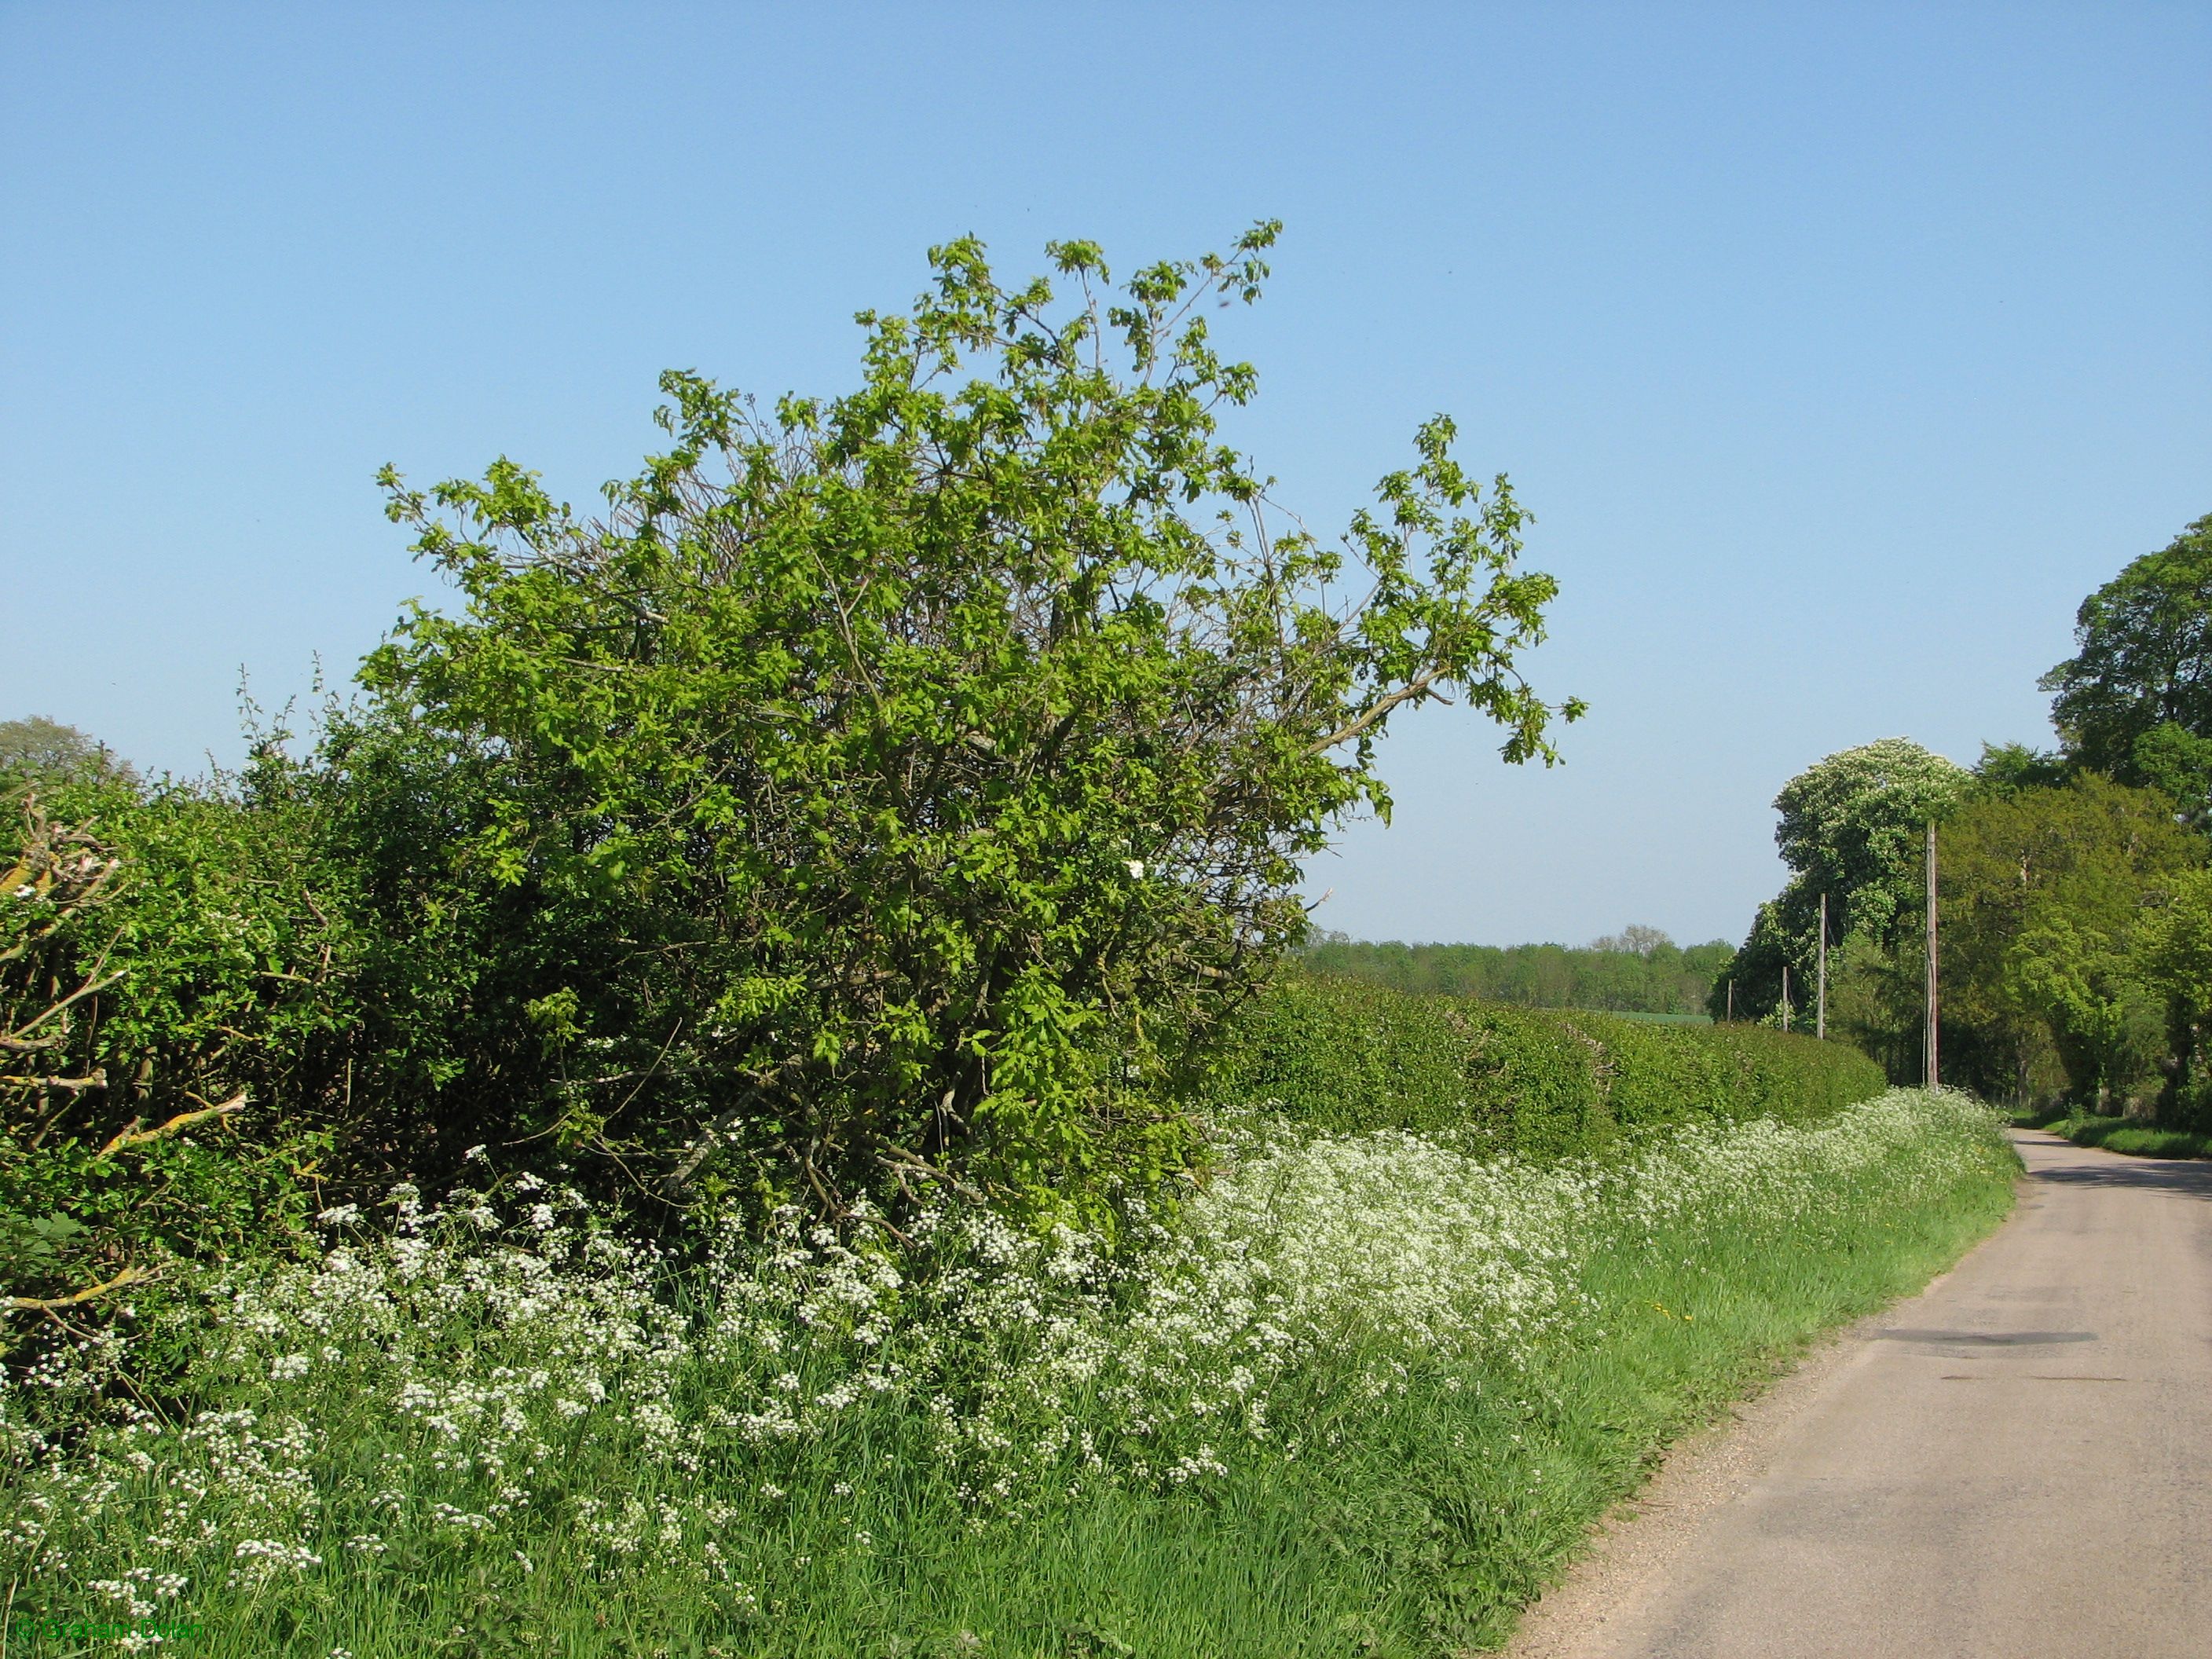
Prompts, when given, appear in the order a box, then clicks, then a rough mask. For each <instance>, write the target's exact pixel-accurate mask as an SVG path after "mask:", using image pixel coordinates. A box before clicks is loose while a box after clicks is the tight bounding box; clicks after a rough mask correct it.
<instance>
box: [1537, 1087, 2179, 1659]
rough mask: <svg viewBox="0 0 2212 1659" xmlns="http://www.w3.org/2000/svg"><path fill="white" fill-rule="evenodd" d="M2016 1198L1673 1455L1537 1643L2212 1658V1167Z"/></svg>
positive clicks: (1680, 1656) (2100, 1172) (2051, 1154)
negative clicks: (1926, 1279) (1932, 1270)
mask: <svg viewBox="0 0 2212 1659" xmlns="http://www.w3.org/2000/svg"><path fill="white" fill-rule="evenodd" d="M2013 1139H2014V1141H2015V1145H2017V1146H2018V1147H2019V1148H2020V1152H2021V1157H2022V1158H2024V1159H2025V1160H2026V1161H2027V1179H2026V1180H2025V1181H2024V1182H2023V1183H2022V1185H2021V1197H2020V1206H2019V1208H2018V1210H2017V1211H2016V1212H2015V1214H2014V1215H2013V1216H2012V1218H2010V1219H2009V1220H2008V1221H2007V1222H2006V1223H2005V1225H2003V1226H2002V1228H2000V1229H1999V1230H1998V1231H1997V1232H1996V1234H1995V1235H1993V1236H1992V1237H1990V1238H1989V1239H1988V1240H1987V1241H1985V1242H1984V1243H1982V1244H1981V1245H1979V1246H1978V1247H1977V1248H1976V1249H1974V1250H1972V1252H1971V1253H1969V1254H1968V1255H1967V1256H1966V1259H1965V1260H1964V1261H1961V1262H1960V1264H1959V1266H1958V1267H1956V1268H1955V1269H1954V1271H1953V1272H1951V1273H1949V1274H1948V1275H1947V1276H1945V1277H1944V1278H1942V1279H1939V1280H1937V1281H1936V1284H1934V1285H1931V1286H1930V1287H1929V1289H1928V1290H1927V1291H1924V1292H1923V1293H1922V1294H1921V1295H1919V1296H1917V1297H1913V1298H1912V1299H1911V1301H1909V1302H1904V1303H1900V1304H1898V1305H1897V1306H1896V1307H1894V1308H1893V1309H1891V1310H1889V1311H1888V1312H1887V1313H1886V1314H1884V1315H1881V1316H1879V1317H1877V1318H1875V1319H1871V1320H1868V1321H1866V1322H1863V1323H1862V1324H1861V1325H1859V1326H1857V1327H1856V1328H1853V1330H1852V1331H1851V1332H1850V1333H1849V1334H1847V1335H1846V1336H1845V1337H1844V1339H1843V1340H1842V1341H1841V1342H1839V1343H1838V1344H1836V1345H1834V1346H1832V1347H1830V1348H1829V1349H1828V1350H1827V1351H1826V1352H1823V1353H1822V1354H1820V1355H1819V1356H1817V1357H1816V1358H1814V1360H1813V1361H1812V1362H1811V1363H1810V1364H1808V1366H1807V1367H1806V1368H1805V1369H1804V1370H1802V1371H1801V1372H1799V1373H1797V1374H1796V1375H1794V1376H1791V1377H1790V1378H1788V1379H1786V1380H1785V1381H1784V1382H1783V1383H1781V1384H1780V1385H1778V1387H1777V1388H1776V1389H1775V1390H1774V1391H1773V1393H1772V1395H1770V1396H1768V1397H1766V1398H1765V1399H1762V1400H1760V1401H1757V1402H1754V1403H1753V1404H1752V1405H1751V1406H1749V1407H1746V1408H1745V1409H1744V1411H1743V1413H1741V1420H1740V1421H1739V1422H1737V1423H1735V1424H1734V1425H1730V1426H1728V1427H1726V1428H1724V1429H1723V1430H1721V1431H1717V1432H1716V1433H1715V1434H1713V1435H1711V1436H1709V1437H1706V1440H1705V1443H1703V1444H1702V1445H1699V1446H1693V1447H1692V1448H1690V1449H1688V1450H1687V1451H1686V1454H1685V1455H1684V1456H1683V1457H1682V1458H1680V1459H1679V1460H1677V1461H1676V1462H1670V1464H1669V1466H1668V1468H1667V1469H1666V1470H1665V1471H1663V1472H1662V1474H1661V1475H1660V1476H1659V1478H1658V1479H1657V1480H1656V1481H1655V1482H1654V1484H1653V1486H1652V1488H1651V1490H1650V1492H1647V1493H1646V1494H1645V1495H1644V1498H1643V1500H1642V1501H1641V1503H1640V1504H1639V1505H1638V1510H1639V1513H1638V1514H1637V1515H1636V1516H1634V1517H1633V1518H1630V1519H1627V1520H1625V1521H1622V1522H1619V1523H1617V1524H1616V1526H1615V1528H1614V1530H1613V1533H1612V1534H1611V1535H1610V1536H1609V1537H1608V1538H1607V1540H1606V1541H1604V1542H1603V1543H1602V1544H1601V1547H1600V1548H1599V1550H1598V1552H1597V1553H1596V1554H1595V1556H1594V1557H1593V1559H1591V1560H1590V1561H1589V1562H1588V1563H1586V1564H1585V1565H1584V1567H1583V1569H1582V1570H1581V1571H1578V1572H1577V1574H1576V1575H1575V1576H1574V1577H1571V1579H1570V1580H1569V1581H1568V1583H1565V1585H1563V1586H1561V1587H1560V1589H1558V1590H1555V1591H1554V1592H1553V1594H1552V1595H1549V1596H1547V1597H1546V1598H1545V1600H1544V1601H1543V1602H1542V1603H1541V1604H1540V1606H1539V1607H1537V1608H1536V1609H1535V1610H1534V1612H1533V1613H1531V1614H1530V1616H1529V1619H1528V1622H1527V1624H1526V1625H1525V1626H1524V1627H1523V1629H1522V1633H1521V1635H1520V1636H1519V1637H1518V1638H1516V1640H1515V1642H1514V1644H1513V1645H1512V1647H1511V1648H1510V1649H1509V1650H1508V1651H1509V1653H1510V1655H1511V1656H1514V1659H1601V1656H1603V1659H1662V1656H1663V1659H1785V1656H1786V1659H1817V1656H1831V1655H1832V1656H1838V1659H1841V1656H1844V1655H1850V1656H1852V1659H1873V1656H1886V1655H1893V1654H1894V1655H1909V1656H1915V1659H1919V1656H1926V1659H1954V1656H1956V1659H1982V1656H1987V1659H2045V1656H2049V1659H2105V1656H2111V1659H2144V1656H2166V1655H2173V1656H2199V1655H2212V1164H2198V1163H2163V1162H2157V1161H2154V1160H2151V1159H2147V1158H2122V1157H2119V1156H2118V1155H2117V1154H2114V1153H2111V1152H2096V1151H2092V1150H2088V1149H2086V1148H2081V1147H2076V1146H2070V1145H2069V1144H2068V1143H2066V1142H2065V1141H2063V1140H2060V1139H2057V1138H2056V1137H2054V1136H2051V1135H2046V1134H2040V1133H2033V1132H2025V1131H2023V1132H2015V1135H2014V1137H2013Z"/></svg>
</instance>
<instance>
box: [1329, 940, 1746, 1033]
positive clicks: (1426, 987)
mask: <svg viewBox="0 0 2212 1659" xmlns="http://www.w3.org/2000/svg"><path fill="white" fill-rule="evenodd" d="M1734 954H1735V952H1734V951H1732V950H1731V948H1730V947H1729V945H1728V944H1727V942H1726V941H1724V940H1720V939H1716V940H1713V941H1712V942H1711V943H1710V944H1705V945H1677V944H1675V943H1674V940H1673V939H1669V938H1668V936H1667V935H1666V934H1665V933H1662V932H1660V931H1659V929H1657V928H1656V927H1629V928H1626V929H1624V930H1623V931H1622V932H1620V933H1614V934H1607V936H1606V937H1604V938H1602V939H1592V940H1591V941H1590V942H1589V944H1588V945H1579V946H1577V945H1401V944H1400V943H1399V942H1398V941H1396V940H1395V939H1392V940H1389V941H1387V942H1385V943H1383V944H1379V945H1378V944H1372V943H1370V942H1368V941H1366V940H1364V939H1349V938H1347V937H1346V936H1345V935H1344V934H1342V933H1328V932H1320V933H1316V934H1315V935H1314V942H1313V943H1312V944H1311V945H1308V946H1307V948H1306V950H1305V952H1304V957H1305V963H1306V966H1307V967H1308V968H1309V969H1311V970H1312V971H1313V972H1315V973H1317V974H1325V975H1329V976H1331V977H1334V978H1343V979H1357V980H1364V981H1369V982H1370V983H1373V984H1377V985H1388V986H1390V987H1393V988H1395V989H1397V990H1401V991H1438V992H1443V993H1445V994H1449V995H1454V996H1468V997H1481V998H1483V999H1485V1000H1488V1001H1492V1002H1510V1003H1516V1004H1518V1005H1519V1006H1522V1007H1525V1008H1603V1009H1608V1010H1611V1011H1613V1012H1617V1013H1634V1014H1692V1013H1703V1012H1705V1000H1706V998H1707V996H1708V995H1709V994H1711V990H1712V985H1713V976H1714V975H1715V974H1717V972H1719V970H1720V968H1721V964H1722V963H1725V962H1727V961H1728V960H1729V957H1731V956H1733V955H1734Z"/></svg>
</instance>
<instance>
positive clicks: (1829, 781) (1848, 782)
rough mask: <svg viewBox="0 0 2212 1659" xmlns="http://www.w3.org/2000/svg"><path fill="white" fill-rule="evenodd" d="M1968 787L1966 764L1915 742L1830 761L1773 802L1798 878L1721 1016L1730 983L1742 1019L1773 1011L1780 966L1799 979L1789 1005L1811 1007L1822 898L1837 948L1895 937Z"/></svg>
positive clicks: (1758, 920)
mask: <svg viewBox="0 0 2212 1659" xmlns="http://www.w3.org/2000/svg"><path fill="white" fill-rule="evenodd" d="M1971 783H1972V774H1970V773H1969V772H1968V771H1967V770H1966V769H1965V768H1964V767H1961V766H1959V765H1956V764H1954V763H1952V762H1950V761H1948V760H1946V759H1944V758H1943V757H1942V756H1941V755H1937V754H1935V753H1932V752H1931V751H1929V750H1927V749H1924V748H1923V747H1922V746H1921V745H1920V744H1917V743H1914V742H1912V741H1911V739H1910V738H1881V740H1879V741H1878V742H1875V743H1869V744H1861V745H1860V746H1858V747H1857V748H1855V749H1845V750H1839V751H1838V753H1836V754H1832V755H1830V756H1829V757H1827V758H1826V759H1825V760H1822V761H1820V762H1818V763H1815V764H1814V765H1812V766H1809V767H1808V768H1806V769H1805V770H1804V771H1802V772H1801V773H1799V774H1798V775H1796V777H1794V778H1792V779H1790V781H1789V782H1788V783H1786V784H1784V786H1783V787H1782V792H1781V793H1779V794H1778V795H1777V796H1776V797H1775V798H1774V809H1775V811H1777V812H1778V814H1780V822H1779V823H1778V824H1777V825H1776V828H1775V831H1774V842H1775V845H1776V847H1777V848H1778V849H1779V850H1780V852H1781V854H1782V861H1783V862H1784V864H1786V865H1787V866H1789V867H1790V878H1789V880H1788V881H1787V882H1786V883H1785V884H1784V886H1783V889H1782V891H1781V893H1780V894H1779V895H1778V896H1777V897H1775V898H1774V899H1772V900H1771V901H1769V902H1767V903H1765V904H1763V905H1761V906H1760V907H1759V913H1758V915H1757V916H1756V917H1754V919H1753V923H1752V928H1751V932H1750V933H1749V935H1748V936H1747V938H1746V939H1745V940H1744V943H1743V945H1741V947H1740V948H1739V949H1738V950H1737V951H1736V954H1735V957H1734V959H1733V960H1732V961H1731V962H1729V963H1728V964H1727V965H1725V966H1724V967H1723V969H1722V970H1721V975H1720V978H1719V980H1718V981H1716V983H1715V985H1714V987H1713V992H1712V995H1711V999H1710V1000H1709V1003H1708V1006H1709V1009H1710V1011H1711V1012H1712V1013H1713V1014H1714V1015H1715V1017H1716V1018H1717V1017H1719V1016H1720V1015H1721V1013H1722V1012H1723V1011H1724V1009H1725V1008H1726V1006H1727V1005H1728V1000H1729V995H1730V992H1729V981H1731V980H1732V981H1734V982H1735V985H1734V992H1733V995H1734V999H1735V1012H1736V1013H1737V1015H1738V1016H1739V1017H1740V1018H1765V1017H1767V1016H1769V1015H1771V1014H1773V1013H1774V1012H1775V1011H1776V1010H1777V1009H1778V1007H1779V1006H1780V1003H1781V1000H1782V969H1784V966H1787V967H1788V968H1789V969H1790V973H1791V975H1792V976H1793V978H1794V979H1795V981H1796V985H1795V986H1794V987H1793V988H1792V995H1791V1001H1792V1003H1793V1004H1794V1005H1795V1006H1797V1007H1800V1008H1802V1007H1803V1006H1805V1003H1806V1000H1807V998H1808V996H1809V994H1811V991H1812V983H1813V981H1812V975H1813V973H1814V963H1815V958H1816V957H1817V956H1818V954H1819V948H1820V939H1819V935H1820V900H1821V897H1822V896H1823V895H1826V898H1827V901H1828V933H1829V939H1830V941H1831V943H1832V944H1833V945H1844V944H1847V943H1850V942H1852V941H1865V942H1867V943H1869V944H1871V945H1875V946H1881V945H1886V944H1887V942H1888V941H1889V940H1891V939H1893V937H1894V936H1895V935H1896V933H1897V932H1898V929H1899V927H1900V926H1901V925H1902V924H1903V923H1904V922H1905V920H1906V919H1907V918H1909V917H1910V915H1911V913H1912V911H1913V908H1914V906H1915V904H1916V903H1917V896H1918V888H1919V885H1920V884H1921V882H1922V881H1923V875H1922V872H1923V871H1924V869H1925V867H1926V866H1925V863H1924V860H1923V844H1924V840H1925V836H1926V832H1927V826H1928V824H1929V822H1930V821H1932V820H1938V819H1941V818H1943V817H1947V816H1948V815H1949V814H1950V813H1951V812H1952V811H1955V810H1956V808H1957V806H1958V805H1959V803H1960V800H1961V799H1964V797H1965V796H1966V792H1967V789H1968V787H1969V786H1970V784H1971Z"/></svg>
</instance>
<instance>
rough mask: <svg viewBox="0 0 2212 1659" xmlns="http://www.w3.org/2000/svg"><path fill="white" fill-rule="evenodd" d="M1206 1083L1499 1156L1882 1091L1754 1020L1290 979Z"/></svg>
mask: <svg viewBox="0 0 2212 1659" xmlns="http://www.w3.org/2000/svg"><path fill="white" fill-rule="evenodd" d="M1215 1086H1216V1088H1217V1090H1218V1092H1219V1097H1220V1098H1222V1099H1223V1100H1225V1101H1259V1100H1267V1101H1274V1102H1278V1103H1279V1104H1280V1109H1282V1110H1283V1111H1284V1112H1285V1113H1286V1114H1288V1115H1291V1116H1292V1117H1295V1118H1297V1119H1300V1120H1301V1121H1305V1122H1309V1123H1311V1124H1313V1125H1314V1126H1315V1127H1317V1128H1324V1129H1332V1130H1337V1131H1352V1130H1360V1129H1381V1128H1402V1129H1443V1128H1467V1127H1473V1128H1477V1129H1480V1130H1481V1131H1483V1132H1484V1133H1486V1135H1487V1137H1488V1138H1490V1139H1492V1140H1493V1141H1494V1142H1495V1144H1496V1145H1497V1146H1498V1150H1499V1151H1501V1152H1519V1153H1522V1154H1525V1155H1527V1156H1529V1157H1537V1158H1556V1157H1562V1156H1566V1155H1570V1154H1572V1153H1576V1152H1597V1151H1601V1150H1602V1149H1603V1148H1604V1147H1605V1146H1607V1144H1608V1143H1610V1142H1611V1141H1612V1140H1613V1139H1614V1138H1615V1137H1617V1136H1618V1135H1619V1134H1620V1133H1621V1132H1622V1131H1623V1130H1625V1129H1635V1128H1642V1127H1647V1126H1650V1125H1655V1124H1665V1123H1683V1122H1693V1121H1735V1120H1738V1119H1742V1118H1752V1117H1775V1118H1781V1119H1784V1120H1786V1121H1799V1122H1802V1121H1807V1120H1809V1119H1814V1118H1818V1117H1821V1116H1824V1115H1826V1114H1828V1113H1830V1112H1833V1111H1836V1110H1838V1109H1841V1108H1843V1107H1844V1106H1848V1105H1850V1104H1851V1103H1853V1102H1856V1101H1860V1100H1864V1099H1867V1098H1869V1097H1871V1096H1874V1095H1876V1094H1879V1093H1881V1091H1882V1090H1883V1089H1884V1088H1886V1087H1887V1086H1888V1085H1887V1080H1886V1079H1884V1078H1883V1076H1882V1071H1881V1066H1877V1065H1876V1064H1875V1062H1874V1061H1873V1060H1869V1059H1868V1058H1867V1057H1866V1056H1865V1055H1864V1054H1861V1053H1860V1052H1859V1051H1858V1050H1857V1049H1856V1048H1851V1047H1850V1046H1849V1045H1848V1044H1844V1043H1838V1042H1816V1041H1814V1039H1813V1038H1811V1037H1805V1036H1784V1035H1783V1034H1782V1033H1781V1032H1779V1031H1771V1030H1765V1029H1764V1028H1762V1027H1759V1026H1754V1025H1703V1026H1698V1025H1653V1024H1646V1023H1644V1022H1641V1021H1637V1020H1628V1019H1622V1018H1618V1017H1617V1016H1615V1015H1612V1014H1601V1013H1595V1012H1583V1011H1582V1010H1578V1009H1536V1008H1513V1007H1506V1006H1501V1005H1499V1004H1497V1003H1486V1002H1475V1001H1472V1000H1468V999H1467V998H1464V997H1451V996H1421V995H1410V994H1407V993H1404V992H1401V991H1392V990H1389V989H1386V988H1384V987H1381V986H1376V985H1366V984H1359V983H1356V982H1353V981H1334V980H1323V979H1317V978H1310V977H1306V976H1304V975H1299V976H1295V977H1291V978H1287V979H1285V980H1284V981H1280V982H1279V983H1278V984H1276V985H1274V986H1273V987H1270V988H1269V989H1268V990H1267V992H1266V993H1265V994H1263V995H1262V996H1261V998H1260V1000H1258V1001H1257V1002H1256V1003H1255V1005H1254V1006H1253V1007H1252V1008H1251V1009H1250V1010H1249V1012H1248V1013H1247V1015H1246V1017H1245V1018H1244V1019H1243V1021H1242V1022H1241V1024H1240V1025H1239V1027H1238V1030H1237V1033H1236V1036H1235V1037H1234V1038H1233V1039H1232V1041H1231V1043H1230V1045H1229V1047H1228V1048H1227V1050H1226V1052H1225V1056H1224V1060H1223V1063H1222V1066H1221V1069H1220V1071H1219V1073H1218V1077H1217V1079H1216V1085H1215Z"/></svg>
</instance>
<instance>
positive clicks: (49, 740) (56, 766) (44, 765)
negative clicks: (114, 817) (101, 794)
mask: <svg viewBox="0 0 2212 1659" xmlns="http://www.w3.org/2000/svg"><path fill="white" fill-rule="evenodd" d="M108 777H113V778H119V779H122V780H125V781H130V780H131V778H132V777H133V774H132V772H131V767H130V765H129V764H128V763H125V762H124V761H122V760H120V759H118V757H116V754H115V751H114V750H112V749H110V748H109V747H108V746H107V745H106V744H104V743H102V742H100V739H99V738H95V737H93V736H91V735H90V734H89V733H88V732H81V731H79V730H78V729H77V728H76V726H64V725H63V724H62V723H61V722H60V721H59V720H51V719H49V718H48V717H47V716H46V715H44V714H32V715H29V716H27V717H26V718H24V719H22V720H0V790H4V789H8V788H9V787H17V788H20V787H22V786H24V785H27V784H31V785H46V786H52V785H54V784H58V783H66V782H70V781H75V780H77V779H87V778H108Z"/></svg>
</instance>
